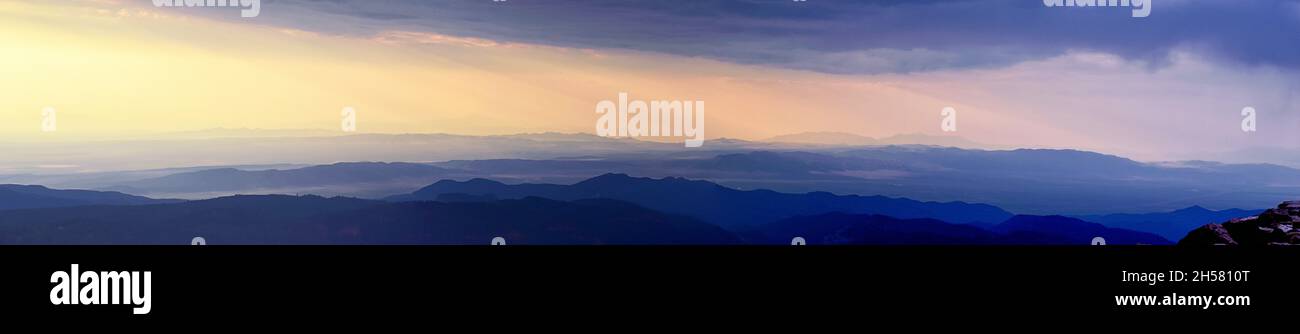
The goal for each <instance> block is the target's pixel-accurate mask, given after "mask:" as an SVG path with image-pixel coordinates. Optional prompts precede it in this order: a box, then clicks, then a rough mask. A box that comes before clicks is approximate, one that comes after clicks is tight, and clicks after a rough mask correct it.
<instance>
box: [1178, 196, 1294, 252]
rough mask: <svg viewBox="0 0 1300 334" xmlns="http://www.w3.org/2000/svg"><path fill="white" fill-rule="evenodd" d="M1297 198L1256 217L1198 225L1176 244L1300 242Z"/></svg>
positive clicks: (1287, 243) (1273, 243)
mask: <svg viewBox="0 0 1300 334" xmlns="http://www.w3.org/2000/svg"><path fill="white" fill-rule="evenodd" d="M1297 225H1300V201H1289V202H1283V203H1282V204H1279V205H1278V206H1277V207H1276V208H1273V209H1268V210H1265V211H1264V212H1263V213H1260V214H1259V215H1258V216H1251V217H1246V218H1237V219H1233V220H1231V221H1228V222H1226V223H1222V224H1208V225H1205V226H1201V227H1200V228H1197V229H1195V230H1192V231H1191V232H1189V233H1187V236H1186V237H1183V240H1182V241H1179V242H1178V244H1179V245H1245V246H1263V245H1300V230H1298V229H1296V227H1297Z"/></svg>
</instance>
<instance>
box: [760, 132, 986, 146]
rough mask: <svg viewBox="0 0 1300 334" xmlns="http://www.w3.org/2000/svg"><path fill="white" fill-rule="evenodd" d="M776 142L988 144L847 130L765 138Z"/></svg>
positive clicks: (912, 134) (840, 144)
mask: <svg viewBox="0 0 1300 334" xmlns="http://www.w3.org/2000/svg"><path fill="white" fill-rule="evenodd" d="M765 141H767V142H774V143H790V144H814V145H832V146H884V145H926V146H944V147H961V148H982V147H987V146H988V145H984V144H980V143H976V142H973V141H970V140H967V139H966V138H962V137H958V136H943V135H940V136H936V135H927V134H920V133H910V134H899V135H893V136H889V137H884V138H873V137H868V136H863V135H858V134H852V133H846V132H831V131H817V132H802V133H796V134H788V135H781V136H776V137H772V138H768V139H767V140H765Z"/></svg>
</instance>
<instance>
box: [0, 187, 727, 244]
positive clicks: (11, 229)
mask: <svg viewBox="0 0 1300 334" xmlns="http://www.w3.org/2000/svg"><path fill="white" fill-rule="evenodd" d="M196 236H201V237H204V238H205V239H206V240H207V242H208V243H209V244H275V245H282V244H311V245H338V244H364V245H390V244H418V245H423V244H438V245H487V244H489V243H490V242H491V240H492V239H493V238H495V237H502V238H505V239H506V240H507V243H508V244H516V245H529V244H563V245H623V244H656V245H672V244H707V245H725V244H735V243H740V242H741V240H740V239H739V238H738V237H736V236H735V235H733V234H731V233H729V232H727V231H725V230H722V229H721V228H718V227H716V226H713V225H709V224H706V223H703V222H700V221H698V220H694V219H691V218H686V217H681V216H672V215H665V214H662V213H658V212H655V211H651V210H647V209H644V208H640V207H638V206H635V205H631V204H628V203H623V202H617V201H610V200H580V201H572V202H563V201H554V200H547V199H540V198H526V199H521V200H503V201H492V202H476V203H465V202H461V203H441V202H412V203H388V202H380V201H369V200H359V199H349V198H324V197H318V196H301V197H295V196H279V195H275V196H233V197H223V198H217V199H211V200H202V201H191V202H183V203H172V204H159V205H147V206H94V207H80V208H77V209H76V210H66V209H32V210H10V211H0V244H55V245H76V244H130V245H153V244H188V243H189V242H190V239H192V238H193V237H196Z"/></svg>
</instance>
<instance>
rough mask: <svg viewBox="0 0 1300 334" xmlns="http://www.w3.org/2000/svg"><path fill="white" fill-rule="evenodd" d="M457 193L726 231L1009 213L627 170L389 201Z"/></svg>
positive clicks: (452, 188) (437, 189)
mask: <svg viewBox="0 0 1300 334" xmlns="http://www.w3.org/2000/svg"><path fill="white" fill-rule="evenodd" d="M457 194H462V195H473V196H479V197H482V198H495V199H509V198H524V197H530V196H536V197H543V198H550V199H556V200H577V199H587V198H607V199H615V200H620V201H626V202H630V203H634V204H637V205H641V206H644V207H647V208H650V209H654V210H659V211H663V212H668V213H674V214H681V215H687V216H691V217H696V218H700V219H702V220H704V221H706V222H710V223H713V224H716V225H718V226H722V227H724V228H729V229H738V228H744V227H750V226H755V225H759V224H765V223H770V222H773V221H776V220H779V219H783V218H787V217H791V216H796V215H809V214H818V213H825V212H833V211H842V212H849V213H870V214H879V215H887V216H891V217H898V218H934V219H939V220H944V221H949V222H956V223H980V222H983V223H992V222H999V221H1002V220H1004V219H1006V218H1008V217H1011V215H1012V214H1011V213H1010V212H1007V211H1004V210H1002V209H999V208H997V207H994V206H991V205H985V204H971V203H962V202H945V203H939V202H920V201H914V200H910V199H905V198H889V197H884V196H857V195H848V196H838V195H834V194H831V193H825V192H815V193H806V194H788V193H778V192H775V191H770V190H750V191H742V190H736V189H732V188H727V187H723V186H720V185H718V184H715V183H712V182H707V181H693V180H687V179H683V178H664V179H651V178H637V177H631V176H628V175H626V174H605V175H601V176H598V177H595V178H592V179H589V180H586V181H582V182H579V183H576V184H573V185H555V184H518V185H507V184H504V183H501V182H497V181H492V180H486V179H473V180H469V181H465V182H458V181H439V182H437V183H434V184H432V185H430V186H428V187H424V188H422V189H420V190H417V191H415V192H414V193H411V194H407V195H398V196H393V197H389V198H388V199H389V200H392V201H418V200H428V201H432V200H439V199H440V197H442V196H447V195H457ZM485 196H486V197H485Z"/></svg>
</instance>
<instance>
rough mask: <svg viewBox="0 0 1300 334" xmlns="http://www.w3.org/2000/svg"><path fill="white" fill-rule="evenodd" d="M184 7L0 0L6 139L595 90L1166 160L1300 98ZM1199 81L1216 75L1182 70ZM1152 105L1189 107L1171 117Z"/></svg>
mask: <svg viewBox="0 0 1300 334" xmlns="http://www.w3.org/2000/svg"><path fill="white" fill-rule="evenodd" d="M185 10H186V9H183V8H166V9H164V8H152V7H141V6H138V5H132V6H125V5H120V4H117V3H116V2H115V1H107V0H101V1H85V2H80V3H78V4H75V5H57V4H48V3H45V2H12V1H7V2H3V3H0V112H2V114H0V117H3V118H2V119H0V139H32V138H44V137H51V136H54V135H57V136H61V137H65V138H76V137H97V138H103V137H108V138H113V137H120V136H140V135H142V134H151V133H168V132H180V131H195V130H203V129H212V128H255V129H327V130H328V129H338V128H339V113H340V110H342V109H343V108H344V107H349V106H350V107H354V108H355V109H356V110H357V111H358V115H359V121H358V123H359V125H358V130H359V131H360V132H368V133H430V132H437V133H454V134H474V135H486V134H513V133H522V132H546V131H557V132H583V133H594V126H595V122H596V119H597V115H596V114H595V113H594V108H595V105H596V104H597V103H598V102H600V101H601V100H607V99H608V100H612V99H616V98H617V96H618V93H619V92H628V93H629V94H630V96H631V97H632V98H633V99H642V100H657V99H664V100H703V101H705V102H706V104H707V107H706V124H707V131H706V133H707V137H708V138H718V137H731V138H742V139H764V138H768V137H771V136H776V135H782V134H789V133H797V132H805V131H839V132H849V133H855V134H861V135H868V136H877V137H880V136H888V135H894V134H907V133H928V134H942V133H941V132H940V131H939V124H940V121H941V116H940V114H939V113H940V110H941V109H942V108H944V107H947V106H952V107H955V108H956V109H957V110H958V111H959V115H960V127H959V129H960V131H959V132H958V133H956V135H960V136H963V137H966V138H969V139H972V140H975V141H978V142H983V143H988V144H999V145H1014V146H1040V147H1041V146H1054V147H1071V148H1080V149H1095V150H1103V151H1109V152H1115V153H1125V154H1131V155H1134V156H1137V157H1153V158H1159V157H1160V156H1159V155H1158V154H1160V153H1167V152H1168V150H1167V149H1162V148H1159V147H1156V146H1154V144H1162V145H1166V146H1165V147H1180V145H1181V146H1184V147H1185V146H1189V144H1190V142H1188V140H1193V141H1194V140H1200V139H1204V140H1206V142H1205V143H1204V144H1207V145H1208V144H1227V143H1233V144H1239V145H1241V146H1246V145H1251V144H1253V143H1252V142H1249V141H1248V140H1250V138H1245V137H1241V136H1238V135H1237V133H1236V132H1234V131H1236V130H1235V128H1234V125H1235V124H1236V122H1237V121H1238V119H1239V116H1238V115H1237V114H1236V113H1237V111H1238V110H1240V109H1241V107H1242V106H1244V105H1247V104H1252V103H1253V104H1255V105H1257V106H1258V105H1265V106H1285V105H1286V104H1287V103H1290V102H1289V101H1292V100H1293V98H1292V97H1290V96H1289V95H1286V92H1287V91H1286V88H1280V90H1278V91H1261V90H1259V89H1254V88H1250V87H1246V86H1245V85H1233V84H1229V83H1232V82H1241V83H1246V82H1250V83H1256V84H1258V83H1267V82H1270V81H1285V80H1289V79H1279V78H1280V77H1284V76H1285V73H1281V72H1270V71H1267V70H1257V71H1253V72H1252V71H1244V70H1238V69H1228V70H1224V69H1219V68H1214V67H1212V66H1210V65H1206V64H1205V63H1203V62H1200V61H1198V60H1197V59H1196V58H1195V57H1190V56H1189V57H1185V58H1186V59H1181V60H1180V59H1174V60H1173V63H1174V64H1173V65H1172V66H1170V67H1169V68H1166V69H1162V70H1160V71H1151V70H1147V69H1145V68H1144V67H1143V66H1142V65H1140V64H1128V63H1126V62H1125V61H1124V60H1122V59H1118V58H1115V57H1112V56H1109V55H1105V54H1086V53H1080V54H1069V55H1066V56H1062V57H1057V58H1051V59H1046V60H1039V61H1030V62H1026V63H1021V64H1016V65H1012V66H1009V67H1005V68H997V69H967V70H944V71H935V72H927V73H915V74H906V73H904V74H881V75H835V74H824V73H815V72H808V71H798V70H789V69H780V68H774V67H764V66H754V65H740V64H732V63H725V62H721V61H716V60H708V59H702V58H691V57H683V56H673V55H664V54H655V53H647V52H636V51H627V50H591V49H576V48H563V47H556V46H547V45H535V44H519V43H505V42H499V41H492V40H485V39H476V38H465V37H457V36H447V35H441V34H437V33H431V32H419V31H403V30H386V31H383V32H381V33H378V34H374V35H372V36H364V37H344V36H335V35H328V34H321V33H316V32H308V31H301V30H293V29H287V28H284V27H278V26H274V25H269V24H266V23H265V22H261V21H258V20H256V19H248V20H227V21H216V20H211V19H206V18H202V17H200V16H194V15H186V12H185ZM1207 77H1214V78H1216V79H1215V80H1214V81H1213V82H1209V81H1205V80H1200V81H1197V80H1189V78H1207ZM1066 84H1068V85H1072V86H1064V85H1066ZM1120 85H1123V86H1120ZM1126 87H1127V88H1126ZM1134 87H1136V88H1134ZM1209 91H1213V92H1214V93H1215V94H1216V95H1215V96H1213V97H1208V96H1207V95H1206V94H1202V93H1204V92H1209ZM44 107H53V108H55V109H56V110H57V111H58V115H59V118H58V120H59V123H58V127H59V128H58V132H57V134H54V135H52V134H49V133H42V132H41V131H40V124H41V113H40V111H41V110H42V108H44ZM1272 109H1273V110H1277V108H1272ZM1149 110H1199V111H1200V112H1197V113H1187V114H1185V115H1183V116H1180V117H1179V118H1177V119H1175V120H1174V121H1172V122H1171V121H1170V120H1169V119H1167V118H1164V116H1168V114H1163V116H1162V114H1150V113H1143V112H1144V111H1149ZM1219 111H1222V112H1221V113H1220V112H1219ZM1180 126H1183V127H1186V128H1187V129H1191V130H1195V131H1201V132H1203V133H1205V134H1208V135H1203V136H1196V137H1189V138H1183V137H1178V136H1176V135H1175V134H1177V133H1183V132H1189V131H1186V130H1180V129H1177V127H1180ZM1171 127H1173V128H1172V129H1171ZM1153 128H1162V129H1164V130H1168V131H1166V132H1153V131H1150V129H1153ZM1216 136H1217V138H1216ZM1224 138H1229V139H1224ZM1133 143H1142V144H1143V145H1145V144H1153V146H1150V147H1146V146H1142V145H1134V144H1133Z"/></svg>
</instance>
